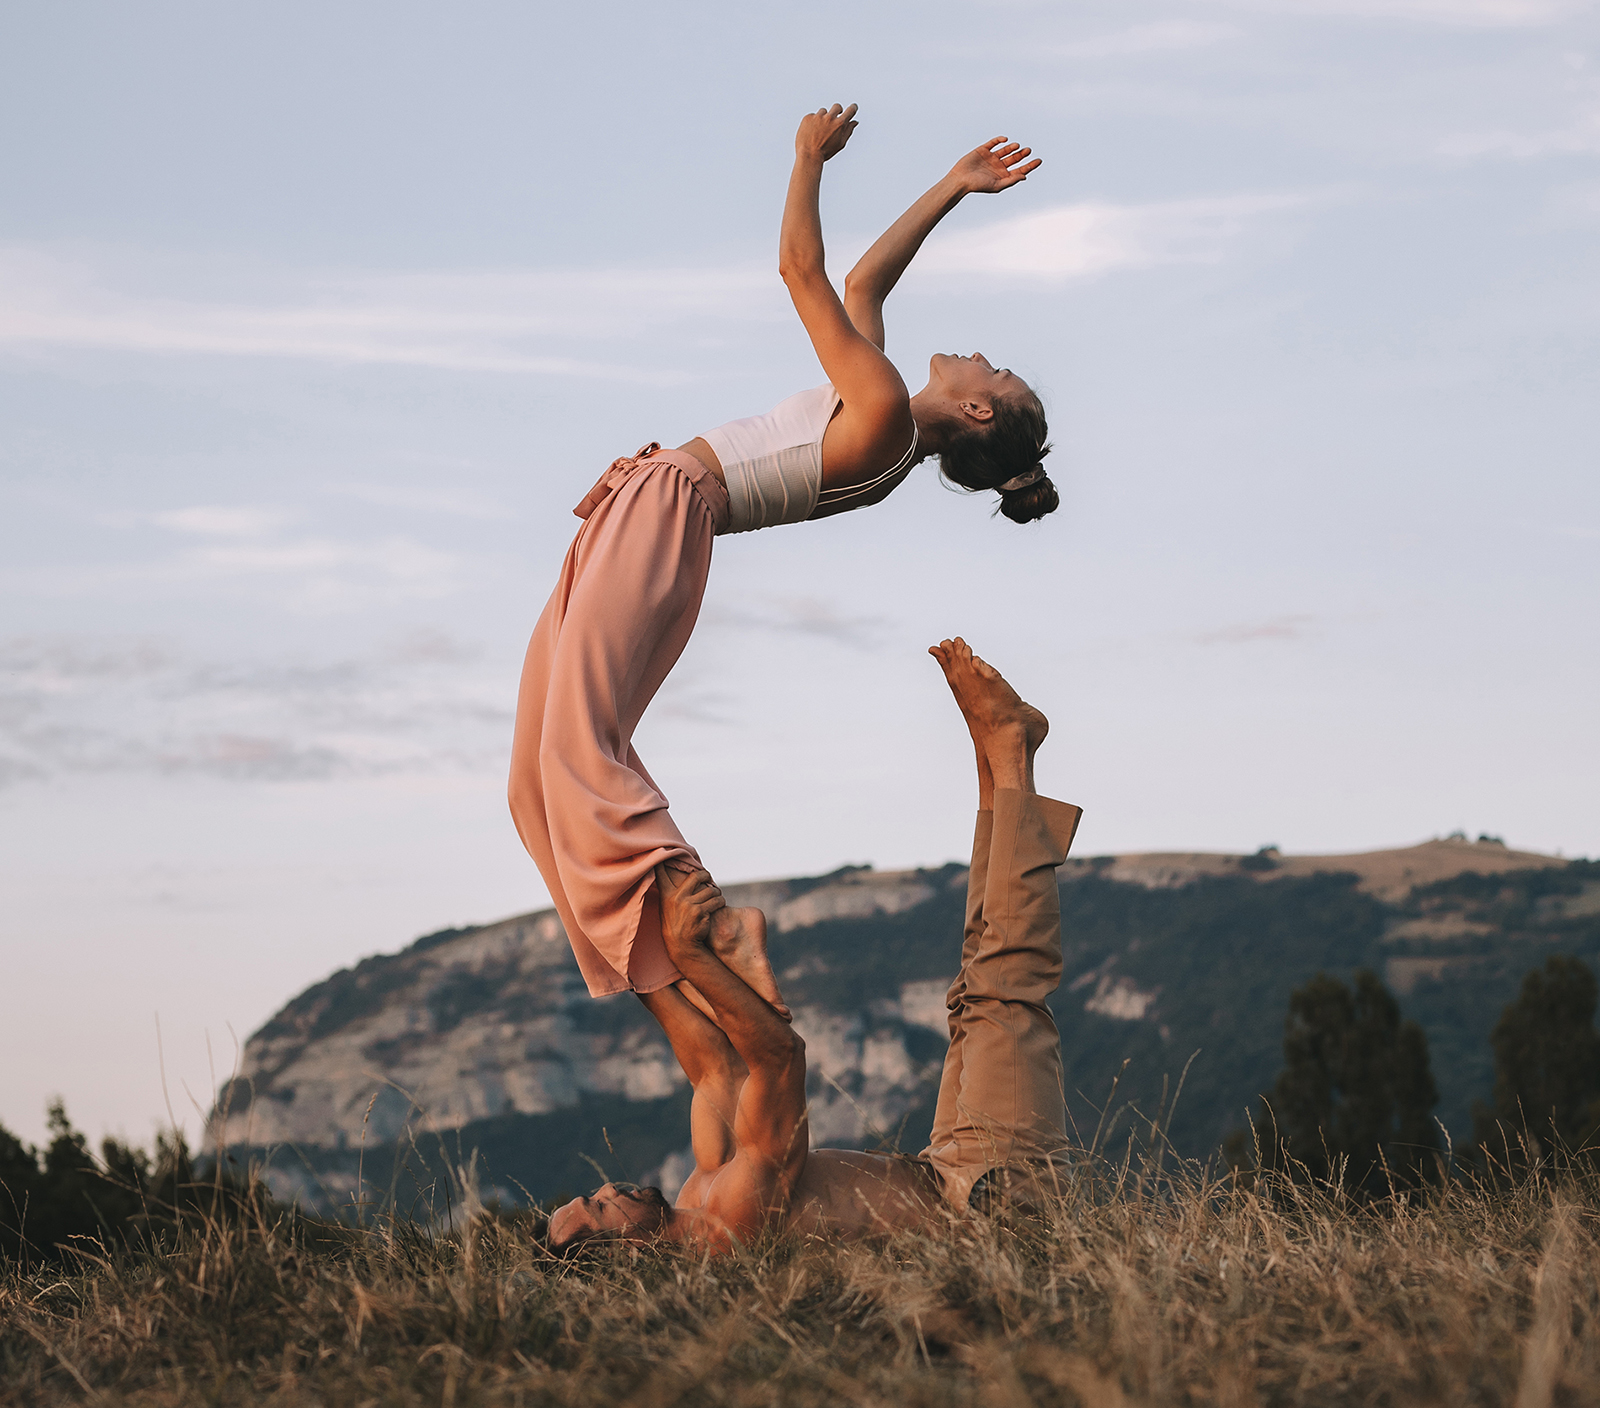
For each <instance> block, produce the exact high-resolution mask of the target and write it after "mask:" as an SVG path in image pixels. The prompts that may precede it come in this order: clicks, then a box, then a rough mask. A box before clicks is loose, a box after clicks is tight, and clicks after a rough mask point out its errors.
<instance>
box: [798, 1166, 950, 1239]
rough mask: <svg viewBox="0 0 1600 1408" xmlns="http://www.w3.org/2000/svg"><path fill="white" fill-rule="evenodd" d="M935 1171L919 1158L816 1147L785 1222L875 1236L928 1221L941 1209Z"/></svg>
mask: <svg viewBox="0 0 1600 1408" xmlns="http://www.w3.org/2000/svg"><path fill="white" fill-rule="evenodd" d="M940 1208H941V1203H940V1198H939V1187H938V1184H937V1183H936V1182H935V1181H934V1176H933V1171H932V1170H931V1169H930V1168H929V1167H928V1166H927V1165H926V1164H924V1163H920V1162H918V1161H917V1160H915V1159H908V1158H902V1157H899V1156H896V1155H891V1154H863V1153H859V1152H857V1151H855V1150H853V1149H815V1150H813V1151H812V1152H811V1154H810V1156H809V1157H808V1158H807V1159H806V1167H805V1172H804V1173H802V1174H801V1175H800V1182H799V1183H798V1184H797V1185H796V1187H795V1190H794V1196H793V1197H792V1198H791V1199H790V1202H789V1215H788V1217H787V1218H786V1219H785V1225H786V1226H787V1227H790V1228H793V1229H794V1230H795V1231H797V1232H812V1233H819V1234H823V1235H832V1236H838V1237H873V1236H881V1235H884V1234H887V1233H890V1232H899V1231H903V1230H905V1229H907V1228H913V1227H927V1226H929V1225H930V1224H931V1223H932V1222H933V1221H934V1220H935V1219H936V1218H937V1217H938V1216H939V1213H940Z"/></svg>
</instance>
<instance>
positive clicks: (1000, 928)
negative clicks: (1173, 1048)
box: [550, 637, 1081, 1250]
mask: <svg viewBox="0 0 1600 1408" xmlns="http://www.w3.org/2000/svg"><path fill="white" fill-rule="evenodd" d="M930 653H931V654H932V655H933V656H934V658H935V659H937V660H938V662H939V665H940V667H941V668H942V669H943V670H944V675H945V679H946V680H947V681H948V683H949V685H950V689H951V692H952V693H953V694H954V695H955V698H956V703H957V704H958V705H959V706H960V708H961V712H962V715H963V716H964V717H965V719H966V721H967V727H968V729H969V730H970V732H971V734H972V741H973V744H974V746H975V748H976V750H977V761H978V822H977V829H976V834H975V836H974V839H973V846H972V869H971V872H970V874H969V875H968V879H967V918H966V933H965V938H964V940H963V943H962V949H961V971H960V973H959V975H958V976H957V977H956V980H955V983H954V984H953V985H952V986H951V988H950V995H949V999H948V1004H947V1005H948V1007H949V1009H950V1050H949V1053H948V1054H947V1055H946V1057H945V1063H944V1073H943V1076H942V1078H941V1080H940V1084H939V1101H938V1107H937V1111H936V1113H935V1115H934V1123H933V1135H932V1139H931V1141H930V1143H929V1145H928V1147H927V1148H926V1149H924V1150H923V1151H922V1153H921V1154H920V1155H918V1156H917V1158H915V1159H906V1158H900V1157H896V1156H891V1155H885V1154H865V1153H858V1152H855V1151H852V1150H843V1149H818V1150H810V1149H809V1148H808V1144H809V1140H808V1138H807V1134H808V1127H807V1120H806V1063H805V1043H804V1042H803V1041H802V1040H801V1039H800V1037H799V1035H798V1034H797V1033H796V1032H795V1031H794V1030H793V1029H792V1028H791V1027H790V1026H789V1025H788V1024H787V1023H786V1022H784V1021H783V1020H782V1018H781V1017H780V1016H779V1015H778V1013H777V1012H776V1011H775V1010H774V1008H773V1007H772V1006H771V1005H769V1003H767V1002H766V1001H764V1000H763V999H762V998H761V997H758V996H757V995H756V993H755V992H754V991H753V990H752V989H751V988H750V987H749V986H748V985H747V984H745V982H744V981H743V980H742V979H740V978H739V977H738V976H737V975H736V974H735V973H734V972H733V971H732V970H731V969H729V968H728V967H727V965H726V964H724V963H723V962H722V961H721V960H720V959H719V958H718V957H717V956H716V954H715V953H714V952H713V951H712V948H711V944H710V930H711V918H712V915H714V914H715V913H716V912H717V911H718V910H719V909H720V908H722V905H723V900H722V894H721V892H720V891H719V890H718V889H717V887H716V886H715V885H714V884H712V882H711V878H710V876H709V875H707V874H706V872H705V871H703V870H698V869H696V870H672V869H668V868H666V867H663V868H662V870H661V872H660V874H659V876H658V883H659V888H660V893H661V919H662V934H663V938H664V940H665V943H666V947H667V952H668V954H669V955H670V957H671V959H672V961H673V962H674V963H675V964H676V965H677V966H678V968H679V969H680V970H681V971H682V973H683V976H684V978H685V979H686V980H687V983H688V984H691V985H692V986H693V989H695V990H696V992H697V994H698V996H699V997H701V998H703V999H704V1000H705V1002H706V1003H707V1005H708V1006H709V1007H710V1008H711V1009H712V1011H713V1012H714V1013H715V1018H716V1020H715V1021H712V1020H711V1019H710V1018H709V1017H707V1016H706V1015H705V1013H704V1012H703V1011H702V1010H701V1009H700V1007H699V1006H697V1005H696V1004H695V1003H692V1002H691V1001H690V1000H689V999H688V998H686V997H685V996H684V995H683V992H682V991H681V990H680V986H679V985H674V986H672V987H667V988H662V989H660V990H659V991H657V992H653V993H647V994H643V995H642V1000H643V1001H644V1003H645V1004H646V1006H648V1007H649V1008H650V1010H651V1012H652V1013H653V1014H654V1015H655V1017H656V1019H657V1020H658V1021H659V1022H660V1023H661V1026H662V1028H663V1029H664V1030H665V1031H666V1033H667V1036H668V1039H669V1040H670V1041H671V1042H672V1048H673V1051H674V1052H675V1053H676V1054H677V1057H678V1060H679V1061H680V1062H681V1063H682V1065H683V1069H684V1071H685V1073H686V1074H687V1075H688V1077H689V1080H690V1082H691V1083H692V1085H693V1087H694V1100H693V1104H692V1105H691V1108H690V1116H689V1120H690V1133H691V1137H692V1140H693V1146H694V1155H695V1171H694V1172H693V1173H692V1174H691V1175H690V1176H689V1179H688V1181H687V1182H686V1183H685V1184H684V1185H683V1190H682V1192H681V1193H680V1194H679V1196H678V1201H677V1204H676V1206H668V1204H667V1201H666V1199H665V1198H663V1197H662V1195H661V1192H660V1190H659V1189H656V1188H645V1189H640V1188H635V1187H634V1186H633V1185H631V1184H619V1183H608V1184H606V1185H605V1187H603V1188H601V1189H599V1190H598V1191H597V1192H596V1193H595V1194H593V1195H592V1196H591V1197H587V1198H576V1199H574V1200H573V1201H572V1202H570V1203H568V1204H567V1205H566V1206H565V1207H562V1208H560V1209H558V1210H557V1211H556V1213H555V1214H554V1216H552V1218H551V1219H550V1235H551V1243H552V1245H553V1246H555V1247H556V1248H558V1249H561V1248H565V1247H570V1246H572V1245H574V1244H576V1243H578V1242H581V1241H584V1240H587V1239H589V1238H593V1237H599V1236H613V1237H625V1238H629V1239H632V1240H641V1241H681V1242H690V1243H694V1244H696V1245H701V1246H706V1247H709V1248H711V1249H713V1250H727V1249H729V1248H731V1247H732V1246H734V1245H736V1244H739V1243H744V1242H748V1241H749V1240H751V1239H752V1238H754V1237H755V1236H757V1235H759V1234H760V1233H761V1232H762V1231H764V1230H765V1229H767V1228H769V1227H774V1226H777V1227H784V1228H798V1229H800V1230H804V1231H811V1232H817V1233H822V1234H826V1235H831V1236H869V1235H874V1234H880V1233H884V1232H890V1231H894V1230H896V1229H899V1228H905V1227H916V1226H924V1225H929V1224H931V1223H933V1222H934V1221H935V1220H936V1219H937V1218H938V1217H939V1216H940V1213H941V1207H942V1206H950V1207H953V1208H956V1209H958V1210H960V1209H965V1208H966V1207H967V1206H968V1205H969V1203H970V1202H971V1201H972V1199H973V1197H974V1192H975V1190H976V1189H978V1187H979V1185H980V1184H981V1185H982V1186H983V1189H984V1190H985V1191H987V1192H988V1193H990V1194H997V1195H1000V1196H1002V1197H1006V1198H1009V1199H1014V1200H1019V1201H1021V1202H1024V1203H1027V1202H1032V1201H1036V1200H1037V1199H1038V1198H1039V1197H1040V1196H1041V1195H1043V1194H1047V1193H1048V1190H1049V1188H1050V1187H1051V1186H1052V1184H1053V1175H1054V1172H1055V1170H1056V1168H1057V1167H1058V1165H1059V1164H1060V1163H1061V1161H1062V1160H1063V1159H1064V1158H1065V1151H1066V1144H1067V1136H1066V1106H1065V1100H1064V1096H1063V1092H1062V1084H1061V1038H1060V1034H1059V1033H1058V1032H1057V1030H1056V1024H1055V1021H1054V1019H1053V1018H1052V1017H1051V1015H1050V1009H1049V1007H1048V1006H1047V1005H1046V999H1047V998H1048V997H1049V995H1050V994H1051V993H1052V992H1054V991H1055V989H1056V987H1057V985H1058V984H1059V982H1060V981H1061V905H1060V896H1059V893H1058V891H1057V889H1056V867H1057V866H1058V865H1060V864H1061V862H1062V861H1064V860H1065V859H1066V857H1067V851H1068V848H1069V847H1070V846H1071V844H1072V836H1073V833H1074V832H1075V831H1076V830H1077V826H1078V818H1079V816H1080V815H1081V813H1080V811H1079V809H1078V808H1077V807H1073V806H1068V805H1066V804H1065V803H1062V802H1055V801H1051V800H1050V799H1049V798H1046V797H1040V796H1039V795H1038V794H1037V792H1036V791H1035V790H1034V783H1033V759H1034V754H1035V753H1036V752H1037V751H1038V748H1039V745H1040V744H1041V743H1043V742H1044V738H1045V734H1046V733H1047V732H1048V731H1049V727H1050V725H1049V723H1048V721H1047V720H1046V719H1045V717H1044V715H1043V714H1041V713H1040V712H1039V711H1038V710H1037V709H1035V708H1033V707H1032V706H1031V705H1029V704H1025V703H1023V701H1022V700H1021V699H1020V698H1019V697H1018V696H1017V693H1016V691H1015V690H1013V689H1012V688H1011V686H1010V685H1009V684H1007V683H1006V682H1005V680H1004V679H1002V678H1001V676H1000V674H999V672H998V671H996V670H995V669H994V668H993V667H991V666H990V665H988V664H986V663H985V662H984V661H983V660H980V659H979V658H978V657H977V656H975V655H974V654H973V653H972V650H971V648H970V647H969V646H968V645H967V644H966V642H965V641H963V640H962V639H961V638H960V637H956V638H955V639H953V640H946V641H943V642H941V643H940V644H939V645H936V646H933V647H931V650H930Z"/></svg>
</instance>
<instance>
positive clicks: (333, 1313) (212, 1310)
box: [0, 1169, 1600, 1408]
mask: <svg viewBox="0 0 1600 1408" xmlns="http://www.w3.org/2000/svg"><path fill="white" fill-rule="evenodd" d="M213 1206H214V1208H215V1207H220V1206H221V1204H214V1205H213ZM537 1233H538V1220H537V1218H536V1217H535V1216H534V1215H532V1214H523V1215H521V1216H513V1217H505V1218H501V1217H495V1216H493V1215H490V1214H487V1213H480V1214H479V1215H477V1216H475V1217H472V1218H470V1219H467V1220H466V1221H465V1223H464V1224H463V1223H462V1222H460V1221H459V1220H458V1221H457V1222H456V1226H455V1228H454V1230H452V1229H451V1228H449V1227H448V1226H447V1227H445V1228H443V1229H441V1230H437V1231H433V1232H429V1231H427V1230H425V1229H423V1228H421V1227H418V1226H416V1225H414V1224H411V1223H405V1222H398V1223H393V1222H387V1221H380V1222H379V1224H378V1225H376V1226H371V1227H341V1226H339V1225H337V1224H331V1223H320V1222H313V1221H309V1220H304V1219H301V1218H299V1217H297V1216H294V1215H292V1214H289V1213H285V1212H283V1211H281V1210H272V1211H268V1210H261V1209H258V1210H255V1211H250V1210H245V1211H242V1212H241V1211H239V1210H237V1208H235V1210H234V1211H232V1212H229V1213H227V1214H226V1215H220V1216H219V1215H212V1216H203V1215H202V1216H198V1217H196V1218H194V1219H193V1220H192V1221H191V1222H190V1223H189V1224H188V1225H186V1226H184V1227H183V1228H182V1229H180V1230H179V1232H178V1233H177V1234H176V1236H175V1237H174V1238H173V1240H172V1242H171V1244H170V1245H168V1246H166V1247H164V1248H162V1249H159V1250H154V1251H151V1250H145V1251H142V1252H139V1251H122V1252H119V1253H117V1254H116V1255H110V1254H107V1253H105V1252H104V1251H102V1250H100V1249H98V1248H96V1247H93V1246H86V1247H84V1248H83V1249H82V1250H81V1251H80V1252H79V1253H78V1254H77V1256H76V1257H75V1258H74V1259H73V1261H72V1263H71V1264H69V1265H68V1266H67V1267H66V1268H65V1269H63V1268H61V1267H56V1268H54V1269H39V1268H35V1269H32V1270H28V1271H22V1270H19V1269H18V1268H17V1267H16V1266H15V1265H14V1264H13V1265H12V1266H11V1267H10V1268H9V1269H8V1270H7V1271H6V1272H5V1273H4V1285H3V1288H0V1401H3V1402H5V1403H7V1404H56V1403H79V1402H89V1403H97V1404H150V1405H164V1404H189V1403H195V1404H199V1403H206V1404H254V1403H266V1402H271V1403H282V1404H301V1403H304V1404H326V1405H340V1406H341V1408H342V1406H343V1405H350V1406H351V1408H355V1405H364V1404H380V1403H381V1404H411V1403H417V1404H423V1403H426V1404H440V1405H445V1408H466V1406H467V1405H472V1404H494V1405H502V1404H503V1405H535V1404H582V1405H595V1406H596V1408H600V1405H606V1408H610V1405H620V1404H637V1405H641V1408H644V1406H645V1405H649V1408H667V1405H677V1404H683V1405H700V1404H713V1405H715V1404H728V1405H743V1404H751V1405H754V1404H818V1405H821V1404H829V1405H832V1404H861V1405H879V1404H881V1405H885V1408H918V1406H920V1405H930V1408H931V1405H947V1404H948V1405H956V1404H973V1405H982V1408H1009V1406H1010V1405H1031V1404H1083V1405H1090V1406H1091V1408H1100V1406H1101V1405H1118V1404H1211V1403H1216V1404H1257V1403H1260V1404H1394V1405H1411V1404H1442V1405H1443V1404H1448V1405H1452V1408H1455V1406H1457V1405H1465V1404H1502V1403H1503V1404H1516V1405H1518V1408H1543V1405H1547V1404H1574V1405H1576V1404H1594V1403H1600V1331H1597V1324H1600V1179H1596V1177H1595V1176H1594V1175H1593V1174H1592V1173H1588V1174H1580V1173H1571V1172H1569V1173H1566V1174H1563V1175H1560V1176H1544V1175H1539V1174H1535V1175H1532V1176H1528V1177H1524V1178H1522V1179H1520V1180H1518V1181H1517V1182H1515V1183H1506V1184H1503V1185H1501V1186H1499V1187H1487V1186H1472V1185H1463V1184H1461V1183H1455V1184H1451V1185H1448V1186H1447V1187H1445V1188H1443V1189H1441V1190H1435V1191H1432V1192H1430V1193H1428V1194H1426V1195H1424V1196H1422V1197H1420V1198H1414V1199H1411V1200H1409V1201H1406V1200H1401V1201H1399V1202H1397V1203H1396V1204H1394V1205H1392V1206H1386V1207H1383V1208H1381V1209H1361V1208H1358V1207H1354V1206H1351V1205H1349V1204H1347V1203H1345V1202H1344V1201H1343V1200H1342V1199H1341V1198H1340V1197H1339V1196H1338V1195H1337V1193H1336V1192H1333V1191H1330V1190H1320V1191H1315V1192H1309V1193H1308V1192H1304V1191H1298V1192H1297V1191H1295V1190H1293V1189H1290V1188H1287V1187H1278V1188H1275V1189H1261V1190H1257V1191H1254V1192H1252V1191H1247V1190H1243V1189H1238V1188H1234V1187H1232V1186H1231V1185H1229V1184H1227V1183H1225V1182H1223V1183H1218V1182H1214V1181H1211V1180H1209V1179H1208V1178H1207V1177H1206V1176H1204V1175H1202V1174H1199V1173H1197V1172H1194V1171H1185V1172H1180V1173H1179V1174H1178V1175H1177V1176H1176V1177H1172V1178H1163V1179H1161V1180H1159V1181H1157V1180H1151V1179H1148V1178H1144V1179H1141V1178H1139V1177H1137V1176H1135V1175H1134V1174H1133V1173H1132V1172H1130V1171H1128V1170H1126V1169H1124V1170H1122V1171H1120V1172H1119V1171H1118V1170H1116V1169H1111V1170H1108V1171H1107V1172H1106V1173H1105V1174H1104V1175H1102V1176H1100V1177H1098V1178H1096V1179H1094V1180H1092V1181H1086V1182H1085V1184H1084V1185H1083V1186H1081V1187H1078V1188H1075V1189H1073V1190H1071V1191H1070V1192H1069V1193H1068V1194H1067V1195H1066V1196H1065V1197H1064V1198H1063V1200H1062V1204H1061V1206H1060V1208H1059V1209H1058V1211H1057V1215H1056V1216H1055V1217H1054V1218H1053V1220H1052V1223H1051V1225H1049V1226H1048V1227H1044V1226H1040V1225H1038V1224H1020V1225H1013V1224H1010V1223H1008V1222H1007V1221H1006V1220H1004V1219H1003V1218H1002V1219H987V1218H984V1219H978V1218H974V1219H970V1220H963V1221H960V1222H954V1221H953V1222H952V1223H951V1225H950V1226H949V1227H948V1228H947V1229H945V1230H943V1231H941V1232H940V1233H939V1234H938V1235H933V1236H921V1235H919V1236H902V1237H899V1238H897V1239H895V1240H893V1241H889V1242H886V1243H880V1244H876V1245H856V1246H839V1245H829V1244H824V1243H818V1242H811V1241H786V1240H781V1239H780V1240H776V1241H774V1242H772V1243H771V1244H769V1245H766V1246H762V1247H759V1248H756V1249H752V1250H751V1251H749V1252H747V1253H746V1254H743V1255H741V1256H737V1257H733V1258H728V1259H724V1260H721V1261H716V1262H707V1261H704V1260H699V1259H696V1258H695V1257H692V1256H687V1255H684V1254H682V1253H678V1252H672V1251H657V1250H649V1249H636V1248H628V1247H623V1246H617V1245H611V1246H607V1247H604V1248H602V1249H601V1250H599V1251H598V1252H595V1253H591V1254H589V1255H588V1256H586V1257H585V1258H584V1259H581V1260H577V1261H568V1262H563V1261H559V1260H555V1259H552V1258H551V1257H550V1256H549V1255H548V1254H547V1253H546V1252H545V1251H544V1250H543V1248H542V1246H541V1243H540V1241H539V1237H538V1235H537Z"/></svg>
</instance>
